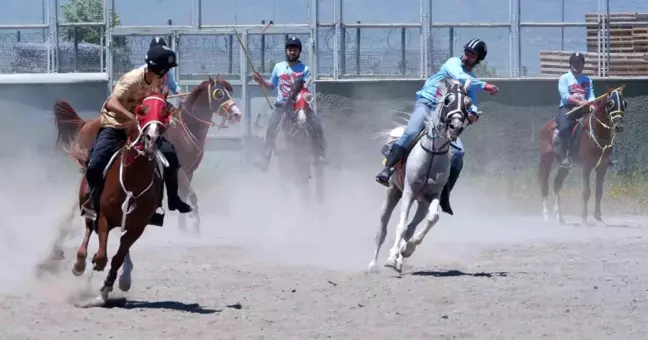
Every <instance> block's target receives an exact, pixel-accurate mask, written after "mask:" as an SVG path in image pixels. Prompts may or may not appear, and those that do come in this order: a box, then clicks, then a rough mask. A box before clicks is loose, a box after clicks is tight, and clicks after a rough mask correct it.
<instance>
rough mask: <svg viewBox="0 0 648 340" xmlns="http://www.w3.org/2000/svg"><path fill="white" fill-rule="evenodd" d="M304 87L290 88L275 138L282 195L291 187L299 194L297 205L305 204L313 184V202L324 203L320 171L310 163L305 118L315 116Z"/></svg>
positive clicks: (299, 82) (322, 179)
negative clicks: (277, 135) (299, 199)
mask: <svg viewBox="0 0 648 340" xmlns="http://www.w3.org/2000/svg"><path fill="white" fill-rule="evenodd" d="M304 85H305V84H304V82H303V81H296V82H295V84H294V85H293V88H292V89H291V92H290V95H289V96H288V98H289V100H288V103H287V105H286V106H285V107H286V110H287V111H286V114H285V115H284V116H283V118H282V121H281V124H279V129H280V131H279V132H280V135H282V137H283V138H277V141H278V143H277V148H276V153H277V158H278V168H279V173H280V174H281V178H282V179H283V189H284V192H287V190H288V189H289V187H291V186H294V187H296V188H298V189H299V190H300V191H301V202H304V203H309V202H310V201H311V192H312V190H311V187H310V185H311V180H313V181H312V182H314V191H315V198H316V199H317V202H318V203H320V204H321V203H323V202H324V169H323V167H322V166H321V165H317V164H315V163H314V162H313V161H314V159H315V158H314V154H313V146H312V145H311V140H310V137H309V134H310V133H312V132H311V129H310V128H309V127H308V122H307V119H306V117H307V115H308V114H315V112H313V109H312V106H311V104H312V102H313V95H312V93H310V91H309V90H308V88H307V87H306V86H304Z"/></svg>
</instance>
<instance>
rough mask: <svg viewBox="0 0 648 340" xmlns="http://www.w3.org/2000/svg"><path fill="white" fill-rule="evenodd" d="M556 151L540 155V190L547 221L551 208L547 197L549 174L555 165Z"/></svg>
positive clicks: (543, 213) (543, 211)
mask: <svg viewBox="0 0 648 340" xmlns="http://www.w3.org/2000/svg"><path fill="white" fill-rule="evenodd" d="M555 157H556V156H555V155H554V152H553V151H552V152H548V153H545V154H542V155H541V156H540V174H539V175H540V192H541V193H542V215H543V216H544V220H545V222H547V221H549V208H548V207H547V198H548V197H549V175H550V174H551V166H552V165H553V161H554V158H555Z"/></svg>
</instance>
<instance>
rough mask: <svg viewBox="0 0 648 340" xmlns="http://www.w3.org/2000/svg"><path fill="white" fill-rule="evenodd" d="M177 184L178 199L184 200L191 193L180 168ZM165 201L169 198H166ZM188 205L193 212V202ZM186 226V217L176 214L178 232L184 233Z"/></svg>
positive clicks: (185, 175)
mask: <svg viewBox="0 0 648 340" xmlns="http://www.w3.org/2000/svg"><path fill="white" fill-rule="evenodd" d="M178 182H179V183H178V196H180V198H183V199H186V198H187V197H188V196H189V195H190V194H191V193H192V190H191V185H190V183H189V182H190V181H189V179H188V175H187V173H186V172H185V170H184V169H182V168H180V169H178ZM167 199H169V198H168V197H167ZM190 204H191V205H192V206H193V208H194V211H195V209H196V207H195V206H194V205H193V202H191V203H190ZM186 225H187V216H185V214H178V229H180V231H185V230H186V229H187V227H186Z"/></svg>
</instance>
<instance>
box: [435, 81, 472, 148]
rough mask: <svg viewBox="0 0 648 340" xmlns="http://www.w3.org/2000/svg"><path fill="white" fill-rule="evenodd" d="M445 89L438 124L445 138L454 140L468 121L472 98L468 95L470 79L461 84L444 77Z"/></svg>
mask: <svg viewBox="0 0 648 340" xmlns="http://www.w3.org/2000/svg"><path fill="white" fill-rule="evenodd" d="M444 83H445V87H446V90H445V92H443V97H442V100H441V102H440V108H439V109H438V112H439V118H438V119H439V124H442V127H443V131H444V134H445V136H444V137H446V138H448V139H450V140H452V141H455V140H456V139H457V138H458V137H459V135H460V134H461V133H462V132H463V130H464V128H465V127H466V122H467V121H468V111H469V110H470V107H471V106H472V100H471V99H470V97H469V96H468V88H469V87H470V80H468V81H466V83H465V84H464V85H462V84H461V83H460V82H459V81H458V80H455V79H450V78H446V79H445V81H444Z"/></svg>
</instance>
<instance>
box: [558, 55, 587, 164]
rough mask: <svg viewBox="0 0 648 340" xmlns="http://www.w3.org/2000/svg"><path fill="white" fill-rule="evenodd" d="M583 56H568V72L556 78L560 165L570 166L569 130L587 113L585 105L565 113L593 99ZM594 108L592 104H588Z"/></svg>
mask: <svg viewBox="0 0 648 340" xmlns="http://www.w3.org/2000/svg"><path fill="white" fill-rule="evenodd" d="M584 66H585V56H584V55H583V54H582V53H578V52H576V53H573V54H572V55H571V56H570V57H569V72H567V73H565V74H563V75H562V76H560V78H559V79H558V93H559V94H560V105H559V108H558V115H557V117H556V125H557V127H558V140H559V145H558V146H559V150H560V158H561V161H560V166H561V167H564V168H569V167H571V159H570V157H569V149H570V148H571V135H572V133H571V131H572V130H573V129H574V125H575V124H576V120H577V119H579V118H581V117H582V116H583V115H584V114H585V113H587V106H584V107H583V108H582V109H581V110H578V111H576V112H573V113H571V114H569V115H567V112H569V111H570V110H572V109H573V108H575V107H577V106H581V105H585V104H587V102H588V101H591V100H594V99H595V98H596V97H595V96H594V84H593V83H592V80H591V79H590V78H589V77H588V76H586V75H584V74H583V67H584ZM589 106H590V107H591V108H594V106H593V105H589Z"/></svg>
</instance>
